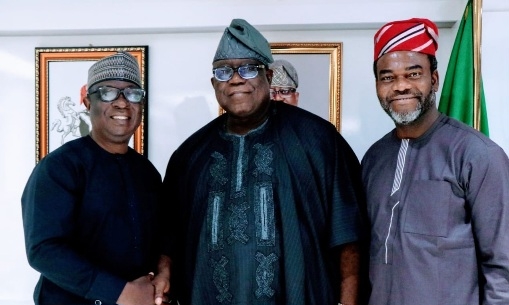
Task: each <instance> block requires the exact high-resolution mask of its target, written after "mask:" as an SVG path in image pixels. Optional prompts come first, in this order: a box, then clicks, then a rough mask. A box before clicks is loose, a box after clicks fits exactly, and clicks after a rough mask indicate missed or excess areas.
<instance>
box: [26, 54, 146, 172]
mask: <svg viewBox="0 0 509 305" xmlns="http://www.w3.org/2000/svg"><path fill="white" fill-rule="evenodd" d="M119 51H127V52H129V53H131V54H132V55H133V56H134V57H135V58H136V60H137V61H138V64H139V66H140V72H141V81H142V86H143V89H145V90H146V89H147V87H148V86H147V83H148V78H147V76H148V71H147V67H148V64H147V63H148V46H122V47H79V48H35V71H36V72H35V73H36V76H35V87H36V88H35V104H36V115H35V117H36V124H35V126H36V162H39V160H40V159H41V158H43V157H44V156H46V155H47V154H48V153H50V152H51V151H53V150H55V149H56V148H58V147H59V146H61V145H62V144H64V143H66V142H68V141H70V140H73V139H76V138H78V137H82V136H86V135H88V134H89V133H90V131H91V129H92V125H91V123H90V117H89V114H88V111H87V110H86V107H85V105H83V103H82V99H83V96H84V95H85V94H86V83H87V77H88V69H89V68H90V66H91V65H92V64H93V63H94V62H96V61H98V60H99V59H101V58H103V57H105V56H108V55H111V54H114V53H116V52H119ZM146 98H147V97H146ZM146 131H147V108H146V107H145V108H144V110H143V114H142V121H141V124H140V126H139V127H138V129H136V131H135V133H134V136H133V137H132V139H131V141H130V143H129V145H130V146H131V147H132V148H134V149H135V150H136V151H137V152H139V153H141V154H144V155H146V153H147V149H146V148H147V136H146V135H147V132H146Z"/></svg>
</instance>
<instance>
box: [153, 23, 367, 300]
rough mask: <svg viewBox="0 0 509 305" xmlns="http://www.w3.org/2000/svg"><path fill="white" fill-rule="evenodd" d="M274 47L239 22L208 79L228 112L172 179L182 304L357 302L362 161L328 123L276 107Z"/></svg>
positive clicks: (169, 189)
mask: <svg viewBox="0 0 509 305" xmlns="http://www.w3.org/2000/svg"><path fill="white" fill-rule="evenodd" d="M272 61H273V59H272V54H271V50H270V45H269V43H268V42H267V40H266V39H265V38H264V37H263V36H262V34H261V33H260V32H258V30H256V29H255V28H254V27H253V26H252V25H250V24H249V23H248V22H246V21H245V20H242V19H234V20H233V21H232V22H231V24H230V26H229V27H227V28H226V29H225V31H224V33H223V36H222V38H221V40H220V42H219V46H218V48H217V51H216V54H215V56H214V59H213V63H212V72H213V77H212V79H211V83H212V86H213V87H214V91H215V95H216V98H217V101H218V103H219V105H220V106H221V107H222V108H223V109H224V110H225V112H226V113H225V114H223V115H221V116H219V117H218V118H216V119H214V120H213V121H211V122H210V123H208V124H207V125H206V126H204V127H203V128H201V129H200V130H198V131H197V132H196V133H194V134H193V135H191V136H190V137H189V138H188V139H187V140H186V141H184V143H183V144H182V145H181V146H180V147H179V148H178V149H177V150H176V151H175V152H174V153H173V155H172V156H171V158H170V161H169V163H168V167H167V170H166V175H165V177H164V182H163V185H164V192H165V196H164V198H165V202H166V204H169V205H170V206H171V211H170V213H169V214H168V215H167V217H168V223H169V224H170V226H171V227H170V228H169V230H168V232H170V234H171V235H172V240H173V244H172V247H171V249H173V250H172V254H171V256H170V257H171V259H172V263H173V264H172V276H171V279H172V284H171V287H172V294H173V295H174V296H175V297H176V298H177V299H178V301H179V302H180V304H182V305H189V304H193V305H210V304H250V305H260V304H263V305H268V304H271V305H275V304H281V305H283V304H292V305H337V304H338V302H341V303H343V304H345V305H354V304H357V294H358V282H359V254H358V250H357V244H356V243H357V241H358V239H359V235H360V234H359V213H358V200H359V197H360V196H361V194H360V190H361V185H360V164H359V162H358V160H357V157H356V156H355V154H354V152H353V151H352V149H351V148H350V146H349V145H348V143H347V142H346V141H345V140H344V139H343V137H342V136H341V135H340V134H339V133H338V132H337V130H336V128H335V127H334V126H333V125H332V124H330V123H329V122H328V121H326V120H324V119H322V118H319V117H318V116H316V115H313V114H311V113H309V112H307V111H305V110H303V109H300V108H298V107H294V106H291V105H287V104H285V103H279V102H274V101H271V98H270V84H271V80H272V70H270V69H269V68H268V67H269V64H270V63H272Z"/></svg>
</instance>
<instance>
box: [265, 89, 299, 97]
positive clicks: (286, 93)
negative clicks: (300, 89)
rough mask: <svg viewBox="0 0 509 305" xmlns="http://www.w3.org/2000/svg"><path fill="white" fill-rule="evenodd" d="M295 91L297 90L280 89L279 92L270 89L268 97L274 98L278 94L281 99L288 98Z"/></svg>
mask: <svg viewBox="0 0 509 305" xmlns="http://www.w3.org/2000/svg"><path fill="white" fill-rule="evenodd" d="M295 91H297V89H295V88H287V89H280V90H274V89H270V97H271V98H274V97H276V95H278V94H279V95H281V96H283V97H289V96H290V94H292V93H294V92H295Z"/></svg>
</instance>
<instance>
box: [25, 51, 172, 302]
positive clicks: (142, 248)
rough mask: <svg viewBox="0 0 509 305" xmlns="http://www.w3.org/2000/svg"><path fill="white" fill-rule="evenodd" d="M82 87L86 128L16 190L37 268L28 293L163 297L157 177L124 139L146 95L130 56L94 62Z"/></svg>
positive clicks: (59, 297)
mask: <svg viewBox="0 0 509 305" xmlns="http://www.w3.org/2000/svg"><path fill="white" fill-rule="evenodd" d="M87 89H88V91H87V95H86V97H85V98H84V104H85V106H86V108H87V110H88V111H89V112H90V119H91V122H92V126H93V128H92V131H91V132H90V134H89V135H88V136H85V137H81V138H78V139H76V140H73V141H70V142H67V143H65V144H64V145H62V146H60V147H59V148H58V149H56V150H55V151H53V152H51V153H49V154H48V155H47V156H46V157H45V158H43V159H42V160H41V161H40V162H39V164H37V166H36V167H35V169H34V170H33V172H32V175H31V176H30V178H29V180H28V183H27V185H26V187H25V190H24V192H23V196H22V198H21V203H22V212H23V226H24V232H25V243H26V251H27V256H28V262H29V263H30V265H31V266H32V267H33V268H34V269H35V270H37V271H38V272H40V273H41V276H40V278H39V282H38V283H37V286H36V288H35V292H34V302H35V304H37V305H56V304H74V305H77V304H83V305H84V304H96V305H99V304H102V305H107V304H121V305H152V304H154V303H156V304H161V303H162V301H163V293H164V292H167V291H168V289H169V264H170V261H169V257H168V256H167V255H166V254H167V252H168V251H165V250H164V249H163V247H162V246H161V245H165V243H164V241H163V240H162V237H161V234H160V233H161V231H160V230H159V226H160V225H161V221H160V218H158V216H159V215H161V214H162V208H161V205H160V200H159V199H160V198H159V196H160V189H161V176H160V174H159V173H158V171H157V170H156V169H155V167H154V166H153V165H152V164H151V163H150V161H148V159H146V158H145V157H144V156H142V155H140V154H138V153H137V152H136V151H135V150H133V149H132V148H130V147H129V146H128V143H129V139H130V138H131V136H132V135H133V134H134V132H135V130H136V128H138V126H139V125H140V122H141V118H142V111H143V107H144V103H145V91H144V90H143V89H142V83H141V75H140V71H139V67H138V63H137V62H136V59H135V58H134V57H133V56H132V55H130V54H129V53H126V52H119V53H116V54H114V55H111V56H108V57H105V58H103V59H101V60H99V61H97V62H96V63H94V64H93V65H92V66H91V67H90V69H89V72H88V83H87ZM154 273H156V274H155V275H154Z"/></svg>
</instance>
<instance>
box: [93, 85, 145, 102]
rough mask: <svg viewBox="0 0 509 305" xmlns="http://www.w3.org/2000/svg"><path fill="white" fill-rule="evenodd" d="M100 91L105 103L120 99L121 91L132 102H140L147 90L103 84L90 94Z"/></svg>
mask: <svg viewBox="0 0 509 305" xmlns="http://www.w3.org/2000/svg"><path fill="white" fill-rule="evenodd" d="M94 93H99V97H100V98H101V101H103V102H105V103H111V102H113V101H114V100H116V99H118V97H119V96H120V93H122V94H123V95H124V97H125V99H126V100H128V101H129V102H130V103H135V104H137V103H140V102H141V101H142V100H143V98H144V97H145V90H143V89H140V88H130V87H127V88H124V89H119V88H115V87H110V86H102V87H99V88H97V90H95V91H93V92H89V93H88V94H89V95H90V94H94Z"/></svg>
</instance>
